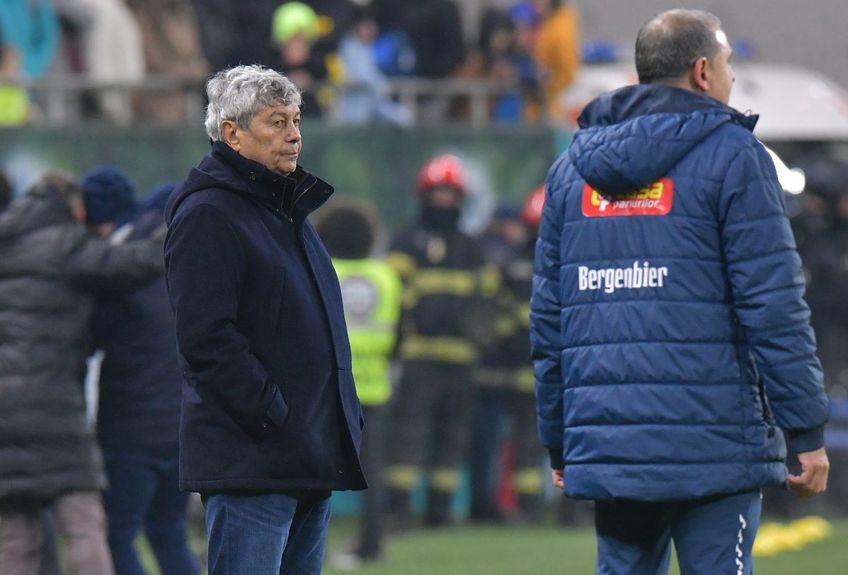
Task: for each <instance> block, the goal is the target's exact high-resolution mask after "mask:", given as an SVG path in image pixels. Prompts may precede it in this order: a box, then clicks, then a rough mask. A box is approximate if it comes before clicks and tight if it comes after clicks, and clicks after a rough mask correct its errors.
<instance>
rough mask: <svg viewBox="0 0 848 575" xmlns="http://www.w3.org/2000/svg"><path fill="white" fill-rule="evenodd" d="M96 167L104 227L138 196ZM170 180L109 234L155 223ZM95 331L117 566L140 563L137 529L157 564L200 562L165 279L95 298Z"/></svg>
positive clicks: (133, 232)
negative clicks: (191, 530) (182, 468)
mask: <svg viewBox="0 0 848 575" xmlns="http://www.w3.org/2000/svg"><path fill="white" fill-rule="evenodd" d="M115 173H116V174H119V175H120V173H119V172H115ZM111 175H114V174H111ZM99 176H100V177H92V178H89V179H88V180H87V183H88V184H89V187H88V188H86V189H85V194H86V201H87V202H86V203H89V200H91V201H90V205H96V206H97V207H98V209H99V210H100V211H99V212H98V213H97V214H96V216H97V217H96V218H95V225H96V227H97V229H98V230H100V232H101V233H103V234H105V233H106V231H107V230H110V229H114V228H115V227H116V226H117V225H118V223H119V222H120V221H121V219H122V217H123V216H125V215H126V213H127V212H128V210H129V208H130V206H132V207H133V209H134V208H135V202H129V201H127V200H128V199H131V196H130V195H129V193H128V192H129V190H130V189H131V187H130V186H129V185H126V184H128V183H129V182H128V180H126V179H125V178H114V179H110V178H107V177H103V176H104V172H102V171H101V172H100V173H99ZM121 180H123V182H122V181H121ZM93 183H96V184H97V185H93ZM109 183H113V184H117V185H111V186H109V185H107V184H109ZM100 184H103V185H100ZM175 187H176V185H175V184H173V183H169V184H163V185H161V186H157V187H156V188H154V190H153V191H151V192H150V194H148V195H147V197H145V198H144V200H143V201H142V202H141V204H140V205H139V206H138V210H137V213H136V216H135V217H134V218H133V219H132V220H131V221H130V222H128V223H127V224H126V225H124V226H121V227H119V228H118V229H117V230H116V231H115V232H114V233H112V234H111V239H112V241H113V243H122V242H124V241H126V242H132V241H136V240H142V239H145V238H148V237H150V235H151V234H153V233H155V231H156V229H157V228H159V227H160V226H161V225H162V223H163V221H164V212H165V204H166V203H167V201H168V198H169V197H170V195H171V192H173V190H174V189H175ZM89 196H92V197H91V198H89ZM89 222H91V219H90V218H89ZM104 237H109V236H108V235H106V236H104ZM93 332H94V346H95V348H97V349H100V350H102V351H103V353H104V359H103V363H102V365H101V367H100V407H99V410H98V417H97V433H98V438H99V440H100V446H101V448H102V450H103V458H104V461H105V463H106V472H107V475H108V478H109V489H108V490H107V491H106V492H105V493H104V494H103V501H104V504H105V507H106V517H107V519H108V524H109V548H110V550H111V552H112V560H113V561H114V563H115V571H116V572H117V573H120V574H122V575H144V573H146V571H145V569H144V567H142V564H141V562H140V560H139V558H138V554H137V553H136V550H135V546H134V543H135V539H136V536H137V535H138V533H139V531H141V530H142V529H143V530H144V534H145V536H146V537H147V540H148V542H149V543H150V547H151V549H152V550H153V553H154V555H155V556H156V560H157V562H158V564H159V568H160V570H161V571H162V573H168V574H173V575H195V574H196V573H197V572H198V563H197V560H196V558H195V557H194V556H193V555H192V553H191V551H190V550H189V548H188V545H187V533H186V514H187V511H188V503H189V495H188V494H187V493H184V492H182V491H180V489H179V481H178V480H179V477H178V475H179V473H178V472H179V421H180V398H181V392H180V384H181V383H180V382H181V379H182V378H181V375H180V370H179V361H178V359H177V342H176V337H175V335H174V315H173V312H172V311H171V307H170V303H169V301H168V291H167V289H166V287H165V279H164V278H160V279H159V280H158V281H156V282H153V283H151V284H149V285H147V286H144V287H142V288H139V289H137V290H135V291H131V292H123V291H110V292H109V293H107V294H103V295H102V296H101V297H99V298H98V300H97V307H96V310H95V316H94V322H93Z"/></svg>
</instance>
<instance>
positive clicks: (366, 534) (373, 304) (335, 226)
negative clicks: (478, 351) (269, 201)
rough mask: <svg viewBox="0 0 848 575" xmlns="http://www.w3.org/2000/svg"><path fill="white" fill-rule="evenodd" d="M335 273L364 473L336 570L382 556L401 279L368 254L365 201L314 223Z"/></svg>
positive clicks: (371, 217)
mask: <svg viewBox="0 0 848 575" xmlns="http://www.w3.org/2000/svg"><path fill="white" fill-rule="evenodd" d="M315 226H316V230H317V232H318V234H319V235H320V236H321V240H322V241H323V242H324V246H325V247H326V248H327V252H329V254H330V257H332V258H333V266H334V267H335V268H336V274H337V275H338V277H339V285H340V286H341V290H342V300H343V302H344V316H345V322H346V323H347V330H348V337H349V338H350V351H351V354H352V366H353V377H354V380H355V382H356V393H357V395H359V401H360V402H361V403H362V412H363V417H364V419H365V421H367V422H368V423H367V427H366V428H365V429H363V433H362V448H361V453H360V461H361V462H362V466H363V471H364V472H365V475H366V476H367V477H368V487H369V488H368V489H367V490H366V491H364V492H363V496H362V504H361V506H360V518H361V523H360V531H359V537H358V540H357V542H356V544H355V547H354V548H353V549H352V550H350V552H349V553H345V554H343V555H340V556H338V557H336V559H335V564H336V566H337V567H340V568H352V567H358V566H359V565H361V564H362V563H365V562H374V561H377V560H379V559H380V558H381V556H382V540H383V521H382V501H381V499H382V492H383V490H382V486H381V481H380V475H381V473H382V465H383V464H382V461H383V445H384V442H385V438H384V433H383V431H384V429H385V426H384V419H385V414H384V410H385V406H386V404H387V403H388V401H389V397H390V395H391V392H392V388H391V382H390V379H389V371H390V370H389V367H390V360H391V355H392V352H393V350H394V348H395V340H396V338H397V327H398V320H399V319H400V304H401V282H400V277H399V276H398V274H397V272H396V271H395V270H394V269H393V268H392V267H391V266H389V265H388V264H387V263H386V262H384V261H381V260H378V259H375V258H373V257H372V252H373V248H374V244H375V242H376V239H377V236H378V233H379V228H380V222H379V216H378V215H377V213H376V211H375V210H374V209H373V208H371V206H369V205H368V204H364V203H362V202H359V201H355V200H342V199H338V200H336V201H334V202H333V203H332V205H330V206H328V208H327V211H326V213H324V214H322V215H321V216H320V217H319V218H318V219H317V220H316V222H315Z"/></svg>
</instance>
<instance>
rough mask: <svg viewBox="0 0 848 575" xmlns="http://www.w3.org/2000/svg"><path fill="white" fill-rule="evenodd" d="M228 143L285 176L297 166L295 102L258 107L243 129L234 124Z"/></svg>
mask: <svg viewBox="0 0 848 575" xmlns="http://www.w3.org/2000/svg"><path fill="white" fill-rule="evenodd" d="M235 136H236V138H235V141H234V143H230V142H228V143H230V145H231V146H232V147H233V148H235V149H236V151H238V152H239V153H240V154H241V155H242V156H244V157H245V158H248V159H250V160H253V161H255V162H259V163H260V164H262V165H263V166H265V167H266V168H268V169H269V170H271V171H273V172H276V173H278V174H281V175H283V176H287V175H289V174H291V173H292V172H293V171H294V170H295V168H296V167H297V158H298V156H299V155H300V149H301V147H302V141H301V139H300V108H299V107H298V106H296V105H294V104H292V105H289V106H284V105H282V104H281V105H277V106H269V107H267V108H261V109H260V110H259V111H258V112H256V114H255V115H254V116H253V119H252V120H251V121H250V125H249V126H248V127H247V128H246V129H244V128H239V127H236V129H235Z"/></svg>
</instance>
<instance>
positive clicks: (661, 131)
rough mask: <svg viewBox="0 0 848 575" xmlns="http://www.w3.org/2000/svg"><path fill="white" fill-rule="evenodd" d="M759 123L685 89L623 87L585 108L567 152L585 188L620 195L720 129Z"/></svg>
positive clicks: (647, 180)
mask: <svg viewBox="0 0 848 575" xmlns="http://www.w3.org/2000/svg"><path fill="white" fill-rule="evenodd" d="M757 119H758V117H757V116H753V115H744V114H742V113H740V112H738V111H737V110H734V109H733V108H731V107H729V106H726V105H724V104H722V103H721V102H719V101H718V100H715V99H713V98H711V97H709V96H704V95H701V94H698V93H695V92H691V91H689V90H684V89H681V88H674V87H671V86H666V85H661V84H645V85H634V86H626V87H624V88H620V89H618V90H615V91H613V92H609V93H606V94H603V95H602V96H600V97H598V98H597V99H595V100H593V101H592V102H590V103H589V104H588V105H587V106H586V108H585V109H584V110H583V112H582V113H581V114H580V117H579V118H578V124H579V125H580V129H579V130H578V131H577V132H576V133H575V134H574V140H573V142H572V143H571V146H570V148H569V151H568V154H569V158H570V159H571V162H572V164H573V165H574V167H575V168H576V170H577V172H578V173H579V174H580V176H581V177H582V178H583V179H584V180H586V182H587V183H588V184H589V185H591V186H592V187H593V188H595V189H597V190H598V191H600V192H602V193H603V194H604V195H607V196H610V197H614V196H620V195H623V194H627V193H629V192H633V191H635V190H639V189H641V188H643V187H644V186H646V185H648V184H650V183H651V182H654V181H656V180H658V179H660V178H661V177H663V176H664V175H665V174H667V173H668V172H669V170H670V169H671V168H672V167H674V166H675V165H676V164H677V163H678V162H679V161H680V160H681V159H682V158H683V157H684V156H686V154H688V153H689V152H690V151H691V150H692V148H694V147H695V146H697V145H698V144H699V143H701V142H702V141H703V140H704V139H705V138H707V137H708V136H709V135H710V134H711V133H713V132H714V131H715V130H716V129H718V128H719V127H720V126H722V125H724V124H726V123H728V122H733V123H736V124H739V125H740V126H742V127H744V128H746V129H747V130H750V131H753V129H754V126H755V125H756V123H757Z"/></svg>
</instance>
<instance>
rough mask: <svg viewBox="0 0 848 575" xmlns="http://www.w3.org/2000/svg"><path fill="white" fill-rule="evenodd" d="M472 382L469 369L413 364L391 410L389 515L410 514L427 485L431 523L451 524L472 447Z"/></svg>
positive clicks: (409, 364)
mask: <svg viewBox="0 0 848 575" xmlns="http://www.w3.org/2000/svg"><path fill="white" fill-rule="evenodd" d="M472 392H473V389H472V387H471V380H470V374H469V369H468V367H466V366H461V365H452V364H445V363H437V362H428V361H409V362H406V363H405V364H404V367H403V373H402V376H401V380H400V384H399V387H398V390H397V392H396V393H395V398H394V402H393V404H392V406H391V409H392V413H391V428H390V429H391V430H392V440H391V442H390V443H389V449H388V465H387V467H386V475H385V477H386V483H387V487H388V491H389V503H390V511H391V512H392V513H393V514H394V515H395V516H396V518H397V517H401V519H400V522H401V523H403V522H405V520H404V519H403V518H402V516H404V515H408V514H409V512H410V504H411V503H410V494H411V493H412V491H413V490H414V489H415V488H416V487H417V486H418V484H419V480H420V479H421V478H423V477H426V478H427V481H428V496H427V522H428V523H430V524H432V525H439V524H443V523H447V522H449V521H450V505H451V501H452V499H453V494H454V492H455V491H456V490H457V488H458V487H459V482H460V466H461V465H462V464H463V463H464V461H465V457H466V455H467V446H468V427H469V411H470V408H471V403H472V399H473V396H472Z"/></svg>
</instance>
